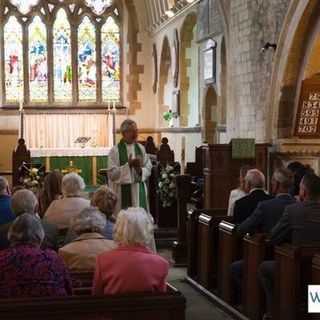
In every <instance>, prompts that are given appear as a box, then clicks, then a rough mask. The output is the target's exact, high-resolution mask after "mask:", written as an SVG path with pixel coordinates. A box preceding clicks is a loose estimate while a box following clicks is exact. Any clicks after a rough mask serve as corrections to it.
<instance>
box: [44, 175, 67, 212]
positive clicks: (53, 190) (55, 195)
mask: <svg viewBox="0 0 320 320" xmlns="http://www.w3.org/2000/svg"><path fill="white" fill-rule="evenodd" d="M62 177H63V176H62V174H61V173H60V171H57V170H54V171H52V172H49V173H48V174H47V175H46V176H45V178H44V181H43V188H42V190H41V192H40V195H39V215H40V216H41V217H42V216H43V215H44V214H45V212H46V211H47V209H48V208H49V206H50V204H51V202H52V201H54V200H58V199H60V198H61V196H62V190H61V183H62Z"/></svg>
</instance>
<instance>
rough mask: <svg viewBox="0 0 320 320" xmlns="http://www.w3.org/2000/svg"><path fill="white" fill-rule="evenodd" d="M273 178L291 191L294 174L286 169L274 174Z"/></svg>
mask: <svg viewBox="0 0 320 320" xmlns="http://www.w3.org/2000/svg"><path fill="white" fill-rule="evenodd" d="M272 178H273V179H274V180H275V181H277V182H278V183H280V184H281V185H282V186H283V187H284V188H287V189H289V188H290V187H291V186H292V185H293V174H292V172H291V171H290V170H288V169H286V168H279V169H277V170H276V171H275V172H274V173H273V175H272Z"/></svg>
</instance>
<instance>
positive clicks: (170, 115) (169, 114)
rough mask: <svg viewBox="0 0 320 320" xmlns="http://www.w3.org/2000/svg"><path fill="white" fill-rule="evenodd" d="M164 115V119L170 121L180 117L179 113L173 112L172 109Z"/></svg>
mask: <svg viewBox="0 0 320 320" xmlns="http://www.w3.org/2000/svg"><path fill="white" fill-rule="evenodd" d="M162 117H163V120H165V121H167V122H169V123H170V122H171V121H172V120H173V119H176V118H178V114H177V113H176V112H172V110H171V109H170V110H169V111H166V112H164V113H163V115H162Z"/></svg>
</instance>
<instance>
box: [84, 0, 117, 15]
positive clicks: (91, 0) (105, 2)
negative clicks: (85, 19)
mask: <svg viewBox="0 0 320 320" xmlns="http://www.w3.org/2000/svg"><path fill="white" fill-rule="evenodd" d="M112 2H113V1H112V0H86V4H87V6H88V7H90V8H91V9H92V11H93V12H94V13H95V14H98V15H100V14H102V13H103V12H104V11H105V10H106V9H107V8H109V7H110V6H111V5H112Z"/></svg>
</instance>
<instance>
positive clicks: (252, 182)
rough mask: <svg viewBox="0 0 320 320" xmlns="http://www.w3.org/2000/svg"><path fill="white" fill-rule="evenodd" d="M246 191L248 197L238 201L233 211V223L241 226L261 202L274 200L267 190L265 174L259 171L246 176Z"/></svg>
mask: <svg viewBox="0 0 320 320" xmlns="http://www.w3.org/2000/svg"><path fill="white" fill-rule="evenodd" d="M244 179H245V189H246V191H247V192H248V195H247V196H245V197H243V198H241V199H239V200H237V201H236V203H235V205H234V210H233V222H234V223H235V224H240V223H242V222H243V221H244V220H246V219H247V218H248V217H249V216H250V215H251V214H252V213H253V211H254V210H255V209H256V207H257V205H258V203H259V202H261V201H264V200H270V199H272V196H270V195H269V194H267V193H266V192H265V190H264V188H265V177H264V174H263V173H262V172H261V171H259V170H258V169H252V170H249V171H248V172H247V174H246V176H245V178H244Z"/></svg>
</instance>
